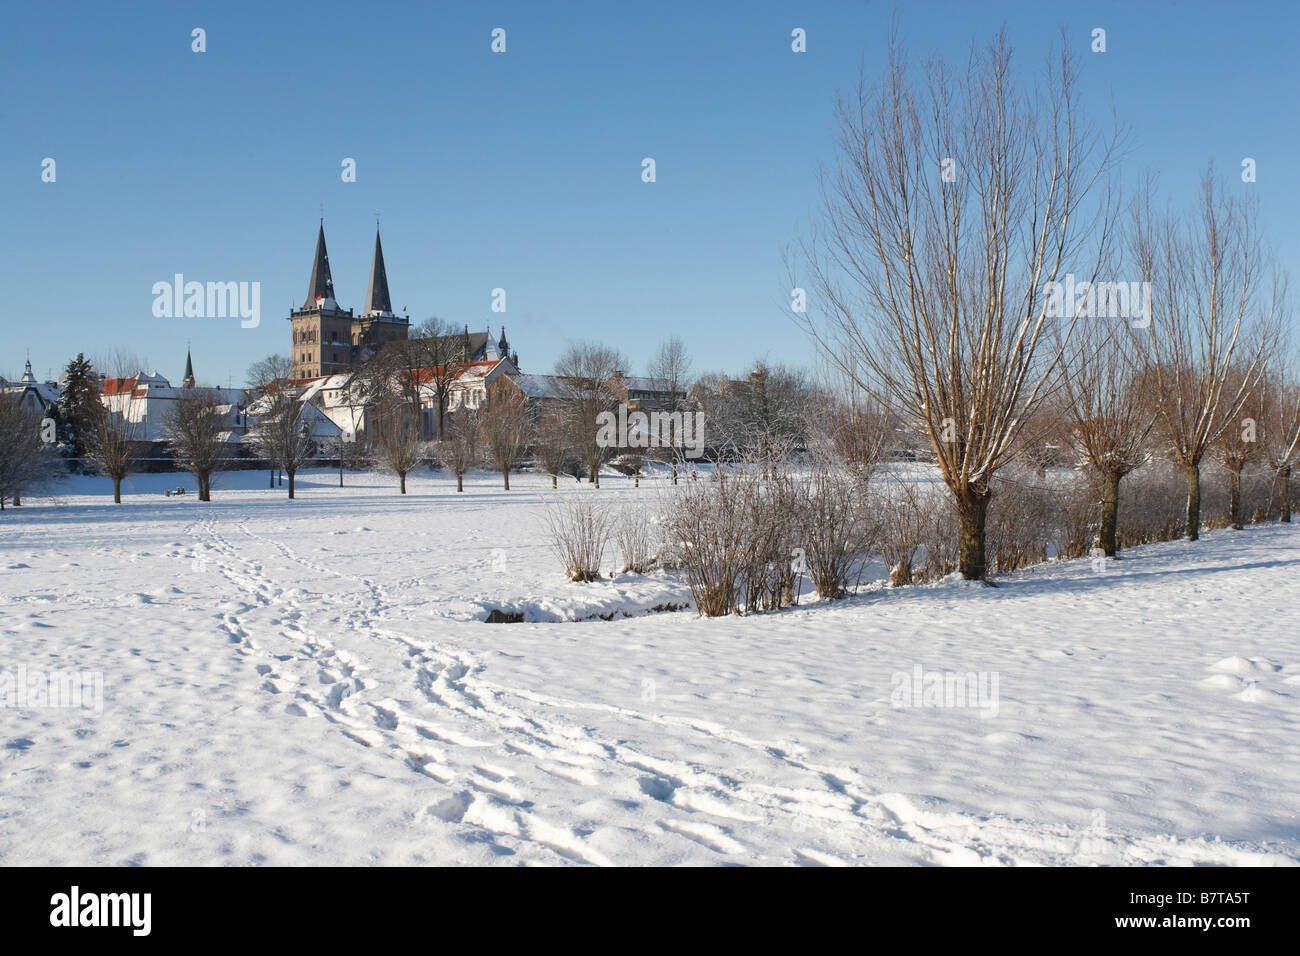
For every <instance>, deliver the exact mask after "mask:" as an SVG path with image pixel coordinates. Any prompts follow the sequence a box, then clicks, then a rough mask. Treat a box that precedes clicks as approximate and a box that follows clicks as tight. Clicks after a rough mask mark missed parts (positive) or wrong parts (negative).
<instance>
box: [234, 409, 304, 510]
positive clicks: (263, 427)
mask: <svg viewBox="0 0 1300 956" xmlns="http://www.w3.org/2000/svg"><path fill="white" fill-rule="evenodd" d="M263 402H264V403H265V405H264V410H263V413H262V416H261V420H260V421H259V422H258V423H257V425H256V427H255V428H254V429H253V430H252V433H251V434H250V436H249V437H250V438H251V440H252V443H253V447H254V448H256V449H257V453H258V454H259V455H261V456H262V457H263V458H265V459H266V460H267V461H269V462H270V463H271V466H272V467H273V468H282V469H284V473H285V474H286V475H288V476H289V497H290V498H293V497H294V478H295V476H296V475H297V474H298V471H299V470H300V469H301V468H302V467H303V466H305V465H306V464H307V463H308V462H310V461H311V460H312V457H313V454H314V452H315V442H314V441H312V437H311V425H310V423H309V422H308V421H307V420H306V418H305V417H304V416H303V411H304V407H303V404H302V403H301V402H299V401H298V400H297V399H296V398H295V397H294V396H293V395H291V394H289V393H288V392H286V391H283V390H280V389H276V390H273V391H271V392H269V393H268V394H267V395H266V396H265V397H264V398H263Z"/></svg>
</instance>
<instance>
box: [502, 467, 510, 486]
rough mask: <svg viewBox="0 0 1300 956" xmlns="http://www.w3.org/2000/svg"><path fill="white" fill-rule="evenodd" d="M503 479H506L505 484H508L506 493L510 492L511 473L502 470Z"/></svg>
mask: <svg viewBox="0 0 1300 956" xmlns="http://www.w3.org/2000/svg"><path fill="white" fill-rule="evenodd" d="M501 477H502V478H504V479H505V482H506V491H509V490H510V472H509V471H508V470H506V469H504V468H503V469H501Z"/></svg>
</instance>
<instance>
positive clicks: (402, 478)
mask: <svg viewBox="0 0 1300 956" xmlns="http://www.w3.org/2000/svg"><path fill="white" fill-rule="evenodd" d="M397 477H398V478H399V479H400V480H401V482H402V494H406V472H402V473H401V474H400V475H398V476H397Z"/></svg>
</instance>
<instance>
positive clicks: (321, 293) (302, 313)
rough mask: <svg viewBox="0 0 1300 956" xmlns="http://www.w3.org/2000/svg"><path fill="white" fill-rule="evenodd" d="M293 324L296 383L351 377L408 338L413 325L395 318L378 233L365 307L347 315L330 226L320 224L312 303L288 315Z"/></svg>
mask: <svg viewBox="0 0 1300 956" xmlns="http://www.w3.org/2000/svg"><path fill="white" fill-rule="evenodd" d="M289 320H290V321H291V322H292V323H293V351H292V353H290V354H291V357H292V359H293V377H294V379H295V380H297V381H301V380H303V379H308V378H319V377H320V376H322V375H333V374H335V373H336V372H346V371H348V370H349V369H353V368H356V367H357V366H358V365H361V364H363V363H364V362H365V361H366V360H367V359H368V358H369V357H370V356H371V355H372V354H374V352H375V351H376V350H377V349H378V348H379V346H381V345H382V344H383V343H385V342H387V341H389V340H391V339H404V338H406V333H407V330H408V328H409V327H410V324H411V320H410V319H408V318H406V317H404V316H400V315H396V314H394V312H393V304H392V299H391V298H390V297H389V295H388V274H387V273H386V272H385V271H384V247H383V246H382V245H381V244H380V241H379V230H378V229H376V230H375V256H374V259H373V260H372V262H371V264H370V287H369V288H368V289H367V290H366V307H365V309H363V310H362V312H361V313H360V314H359V315H358V314H355V313H353V311H352V310H351V309H347V310H346V311H345V310H344V309H343V308H342V307H341V306H340V305H339V303H338V300H337V299H336V298H335V296H334V278H333V276H331V275H330V257H329V253H328V252H327V251H326V250H325V221H324V220H323V219H322V220H321V226H320V234H319V235H318V236H317V237H316V261H315V262H314V263H313V264H312V267H311V286H310V287H309V288H308V290H307V301H306V302H304V303H303V306H302V308H301V309H295V310H293V311H292V312H291V313H290V314H289Z"/></svg>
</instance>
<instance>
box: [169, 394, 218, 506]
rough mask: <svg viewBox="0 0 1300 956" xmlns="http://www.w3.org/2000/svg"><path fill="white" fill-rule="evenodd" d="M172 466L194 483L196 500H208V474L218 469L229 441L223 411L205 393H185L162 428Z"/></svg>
mask: <svg viewBox="0 0 1300 956" xmlns="http://www.w3.org/2000/svg"><path fill="white" fill-rule="evenodd" d="M163 433H164V435H165V436H166V440H167V444H168V446H169V447H170V448H171V453H172V457H173V458H174V459H175V461H176V464H177V465H179V466H180V467H181V468H183V469H184V470H185V471H188V472H190V473H191V474H192V475H194V477H195V478H196V479H197V480H198V484H199V500H200V501H211V500H212V473H213V472H214V471H216V470H217V468H218V467H220V465H221V461H222V459H223V458H224V457H225V452H226V444H227V442H228V440H229V427H228V425H227V423H226V409H225V407H224V406H222V405H221V404H220V403H219V402H218V401H217V397H216V394H215V393H214V392H212V391H210V390H208V389H204V388H195V389H186V390H185V391H184V392H182V393H181V395H180V397H179V398H177V399H176V402H175V404H174V405H173V406H172V408H171V411H170V412H169V413H168V415H167V419H166V421H165V423H164V425H163Z"/></svg>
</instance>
